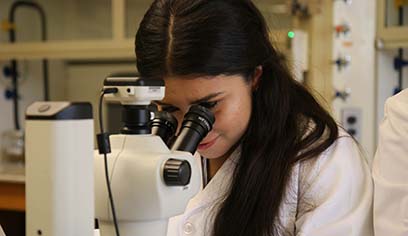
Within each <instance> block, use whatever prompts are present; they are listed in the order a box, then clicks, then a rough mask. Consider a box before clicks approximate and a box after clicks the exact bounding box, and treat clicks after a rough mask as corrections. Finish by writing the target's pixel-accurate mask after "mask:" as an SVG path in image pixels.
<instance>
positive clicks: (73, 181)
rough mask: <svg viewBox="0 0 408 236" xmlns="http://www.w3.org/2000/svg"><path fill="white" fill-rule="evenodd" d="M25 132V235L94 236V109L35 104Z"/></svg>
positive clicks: (55, 104)
mask: <svg viewBox="0 0 408 236" xmlns="http://www.w3.org/2000/svg"><path fill="white" fill-rule="evenodd" d="M25 127H26V128H25V133H26V137H25V138H26V150H25V151H26V236H39V235H58V236H86V235H89V236H91V235H92V234H93V230H94V191H93V186H94V174H93V159H92V156H93V146H94V145H93V134H94V132H93V119H92V106H91V104H89V103H70V102H35V103H33V104H32V105H30V106H29V107H28V108H27V111H26V123H25Z"/></svg>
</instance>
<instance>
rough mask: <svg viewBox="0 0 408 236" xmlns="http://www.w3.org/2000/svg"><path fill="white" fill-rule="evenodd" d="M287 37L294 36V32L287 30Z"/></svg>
mask: <svg viewBox="0 0 408 236" xmlns="http://www.w3.org/2000/svg"><path fill="white" fill-rule="evenodd" d="M288 37H289V38H291V39H293V38H294V37H295V32H293V31H289V32H288Z"/></svg>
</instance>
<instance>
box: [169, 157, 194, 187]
mask: <svg viewBox="0 0 408 236" xmlns="http://www.w3.org/2000/svg"><path fill="white" fill-rule="evenodd" d="M190 177H191V166H190V164H189V163H188V161H186V160H177V159H169V160H167V161H166V163H165V164H164V168H163V178H164V182H165V183H166V185H167V186H185V185H187V184H189V183H190Z"/></svg>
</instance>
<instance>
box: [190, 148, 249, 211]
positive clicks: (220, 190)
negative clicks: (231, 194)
mask: <svg viewBox="0 0 408 236" xmlns="http://www.w3.org/2000/svg"><path fill="white" fill-rule="evenodd" d="M240 155H241V146H238V147H237V148H236V149H235V150H234V151H233V153H232V154H231V155H230V156H229V157H228V158H227V160H225V162H224V164H222V166H221V168H220V169H219V170H218V171H217V173H216V174H215V175H214V177H213V178H212V179H211V180H210V182H208V184H207V186H205V188H204V189H202V190H201V191H200V192H199V193H198V194H197V195H196V196H195V197H194V198H192V199H191V200H190V202H189V204H188V205H187V210H191V209H193V208H197V207H202V206H204V205H208V204H212V203H214V202H218V201H220V200H222V199H223V197H225V195H226V194H227V193H228V191H229V189H230V186H231V181H232V175H233V172H234V169H235V167H236V165H237V163H238V160H239V157H240Z"/></svg>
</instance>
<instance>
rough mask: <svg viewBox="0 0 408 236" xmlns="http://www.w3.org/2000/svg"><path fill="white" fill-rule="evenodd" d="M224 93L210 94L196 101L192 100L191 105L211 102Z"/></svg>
mask: <svg viewBox="0 0 408 236" xmlns="http://www.w3.org/2000/svg"><path fill="white" fill-rule="evenodd" d="M224 93H225V92H218V93H211V94H209V95H207V96H205V97H203V98H199V99H197V100H194V101H193V102H192V103H191V104H198V103H202V102H206V101H208V100H211V99H213V98H215V97H217V96H219V95H221V94H224Z"/></svg>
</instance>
